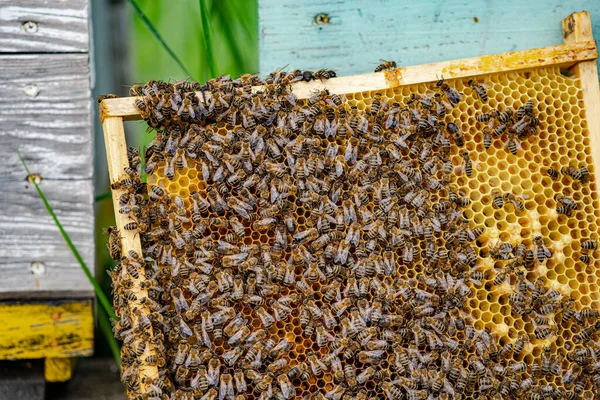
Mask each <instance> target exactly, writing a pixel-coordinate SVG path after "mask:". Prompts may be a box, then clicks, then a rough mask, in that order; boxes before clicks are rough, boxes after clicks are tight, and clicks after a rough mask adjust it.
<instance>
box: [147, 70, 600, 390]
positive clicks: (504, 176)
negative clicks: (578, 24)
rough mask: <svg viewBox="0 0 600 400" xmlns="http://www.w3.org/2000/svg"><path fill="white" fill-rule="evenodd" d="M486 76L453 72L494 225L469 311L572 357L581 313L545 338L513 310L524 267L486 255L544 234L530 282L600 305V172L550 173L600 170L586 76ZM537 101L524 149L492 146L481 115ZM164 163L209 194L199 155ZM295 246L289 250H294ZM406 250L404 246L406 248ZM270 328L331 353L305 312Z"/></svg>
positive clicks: (474, 189) (158, 175) (534, 350)
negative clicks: (587, 176)
mask: <svg viewBox="0 0 600 400" xmlns="http://www.w3.org/2000/svg"><path fill="white" fill-rule="evenodd" d="M478 80H479V81H481V82H485V83H487V84H489V85H490V86H491V87H490V88H489V89H488V95H489V100H488V101H487V103H483V102H482V101H480V100H479V99H478V98H477V97H476V96H474V95H473V93H472V90H471V88H470V87H468V85H467V80H466V79H465V80H455V81H449V82H450V84H451V85H452V86H453V87H455V88H456V89H457V90H458V91H459V92H461V93H462V94H463V99H462V101H461V102H460V103H459V104H458V105H457V106H456V107H455V108H454V109H453V110H451V111H449V112H448V113H449V114H451V116H452V117H453V119H454V120H456V121H457V122H458V121H460V126H461V129H462V131H463V132H464V134H465V146H464V148H466V149H467V150H468V151H469V152H470V155H471V158H472V160H473V163H474V167H473V174H472V176H470V177H468V176H467V175H466V174H461V173H457V174H456V175H455V177H454V182H452V183H453V184H455V185H456V186H457V187H458V188H459V189H460V190H461V191H463V192H464V193H465V194H466V195H467V196H468V197H469V198H470V200H471V201H472V203H471V204H470V205H469V206H467V207H465V208H464V210H465V213H466V216H467V218H468V219H469V220H470V221H471V227H472V228H473V227H474V226H484V227H485V231H484V233H483V234H482V236H481V237H480V238H479V239H478V241H477V242H476V247H477V250H478V251H479V252H480V255H481V258H480V259H479V262H478V266H479V270H480V271H482V272H484V273H485V280H484V281H483V285H482V286H481V287H477V286H476V285H473V284H470V287H471V290H472V293H473V294H472V296H470V297H469V298H468V301H467V305H466V311H467V312H468V313H469V314H470V315H471V316H472V317H473V319H474V321H475V327H476V328H478V329H486V330H488V331H490V332H493V333H495V334H496V335H497V337H498V339H499V340H500V343H501V344H506V343H514V342H515V341H516V340H517V338H519V337H520V336H521V335H525V334H526V335H529V336H530V337H531V340H530V342H529V343H528V344H527V345H526V347H525V351H524V352H523V353H522V355H521V356H518V357H516V360H518V361H520V360H523V361H525V362H526V363H527V364H531V363H533V362H537V361H538V360H539V358H540V355H541V353H542V349H543V347H545V346H549V347H550V348H551V349H552V351H553V353H554V354H558V355H561V356H563V357H564V356H565V355H566V353H567V351H573V350H574V349H576V348H577V347H578V346H580V344H578V343H576V341H575V339H574V337H575V335H576V334H577V333H578V332H579V331H580V327H579V326H578V325H577V324H576V323H575V322H573V321H572V320H571V321H570V322H568V323H566V324H564V325H561V323H560V322H558V323H557V324H558V325H561V326H560V327H557V329H558V328H560V329H559V331H558V332H559V334H558V335H554V336H552V337H551V338H550V339H537V338H535V335H534V326H533V325H532V323H531V322H526V321H525V320H524V319H523V318H522V317H521V316H519V315H518V314H516V313H514V312H511V305H510V304H509V300H508V295H509V293H510V290H511V289H510V286H511V285H515V284H516V276H515V275H514V274H510V275H509V276H508V278H507V280H506V282H504V283H503V284H501V285H497V286H496V285H493V284H492V281H493V279H494V278H495V276H496V275H497V274H498V270H499V269H500V265H499V263H498V262H497V261H494V260H492V259H491V258H489V257H485V255H486V254H487V253H488V252H489V250H490V249H491V248H492V247H493V246H494V245H496V244H497V243H498V242H499V241H502V242H508V243H511V244H513V245H517V244H519V243H521V242H522V243H524V244H526V245H527V246H528V247H531V246H533V239H534V237H535V236H538V235H539V236H542V237H543V238H544V242H545V244H546V245H547V246H548V248H549V249H550V251H551V252H552V257H551V258H549V259H548V260H547V261H546V262H544V263H537V262H536V263H535V267H534V268H532V269H529V270H528V271H527V278H528V279H529V280H530V281H534V280H536V279H538V278H543V279H544V280H545V285H546V286H548V287H551V288H555V289H557V290H559V291H560V293H561V294H562V295H563V296H565V297H571V298H573V299H574V300H576V303H577V304H578V307H579V308H581V307H591V308H593V309H600V307H599V306H600V304H599V303H598V300H599V296H600V294H599V292H598V283H597V279H598V273H597V271H596V269H595V268H594V261H593V259H592V262H591V263H590V264H589V265H586V264H584V263H583V262H581V261H579V260H578V257H579V255H580V254H581V253H582V251H581V248H580V243H581V242H582V241H583V240H586V239H588V238H591V239H592V240H595V239H597V237H596V232H597V228H598V226H597V224H598V218H599V217H600V212H599V210H600V208H599V207H598V196H597V191H596V189H597V188H596V187H595V184H594V182H593V180H591V181H589V182H587V183H580V182H578V181H576V180H574V179H572V178H571V177H568V176H565V175H563V174H561V175H560V177H559V179H557V180H553V179H551V178H550V177H549V176H548V175H547V174H545V172H544V171H545V170H546V169H547V168H555V169H557V170H560V169H561V168H562V167H564V166H568V165H573V164H574V165H586V166H587V167H588V169H589V170H590V173H592V174H593V173H594V170H593V163H592V159H591V153H590V148H589V138H588V135H589V132H588V130H587V128H586V123H585V113H584V110H583V109H582V92H581V87H580V86H581V84H580V81H579V80H578V79H577V78H576V77H567V76H564V75H562V74H561V72H560V70H559V69H558V68H557V67H549V68H540V69H536V70H526V71H520V72H510V73H497V74H493V75H489V76H485V77H482V78H480V79H478ZM431 92H432V86H431V85H414V86H406V87H399V88H396V89H388V90H387V91H381V92H378V93H380V94H382V95H383V98H385V99H388V100H390V101H398V102H406V101H407V100H408V98H409V96H410V94H411V93H420V94H426V93H431ZM375 94H376V93H375V92H365V93H354V94H348V95H346V101H347V103H348V104H349V105H356V106H357V107H358V109H359V110H365V109H367V108H368V107H369V106H370V104H371V103H372V101H373V96H374V95H375ZM528 100H532V101H533V102H534V105H535V110H536V115H537V117H538V118H539V129H538V132H537V133H536V134H535V135H534V136H530V137H528V138H527V139H526V140H523V141H521V142H520V143H521V146H522V150H520V151H518V153H517V155H513V154H511V153H510V151H509V150H508V149H507V148H505V142H504V141H503V140H500V139H499V138H494V140H493V141H492V146H491V147H490V148H489V149H485V147H484V144H483V137H482V131H483V128H484V127H485V125H486V124H485V123H482V122H478V121H477V120H476V116H477V115H478V114H480V113H485V112H490V111H491V110H494V109H503V108H506V107H510V108H514V109H515V110H516V109H517V108H518V107H520V106H522V105H524V104H525V102H526V101H528ZM217 128H218V131H219V133H220V134H225V133H226V131H227V129H228V128H227V127H226V125H225V124H224V123H219V124H218V125H217ZM330 141H335V142H337V144H338V145H340V146H341V147H342V149H343V148H344V146H346V140H345V139H341V138H336V139H325V140H323V145H322V146H323V147H325V146H326V145H327V143H328V142H330ZM451 151H452V159H453V164H454V165H455V166H460V165H461V162H462V158H461V156H460V152H461V151H462V149H459V148H458V147H457V146H456V145H455V143H454V142H453V143H452V150H451ZM162 171H163V168H162V166H159V167H158V168H157V169H156V172H155V173H154V174H151V175H149V177H148V182H149V183H150V184H156V185H158V186H160V187H162V188H163V189H164V190H165V191H166V192H167V193H168V194H169V195H170V196H171V197H173V198H174V197H175V196H181V197H182V198H183V199H184V200H185V202H186V205H187V206H188V207H190V204H191V202H190V200H189V198H190V193H193V192H194V191H197V192H200V193H204V194H205V193H206V192H205V191H206V188H207V183H206V182H204V181H203V179H202V172H201V167H200V165H199V164H196V163H195V162H193V161H189V165H188V168H184V169H181V170H176V171H175V176H174V179H172V180H170V179H168V178H167V177H165V176H164V175H163V173H162ZM494 189H497V190H500V191H501V192H503V193H512V194H513V195H515V196H520V197H521V198H522V201H523V203H524V205H525V210H524V211H519V210H517V209H515V207H514V206H513V205H512V204H510V202H506V204H505V205H504V206H503V207H502V208H495V207H494V206H493V204H492V202H493V196H492V191H493V190H494ZM556 194H562V195H565V196H568V197H571V198H573V199H574V200H575V201H576V202H577V203H578V204H580V208H579V209H578V210H575V211H573V213H572V215H571V216H567V215H564V214H559V213H557V211H556V208H557V202H556V200H555V199H554V197H555V195H556ZM434 196H435V195H434ZM432 200H434V199H433V198H432ZM292 203H293V205H292V207H291V209H290V212H291V213H292V214H293V215H294V217H295V218H296V220H297V222H298V225H299V226H298V231H303V230H305V229H308V228H310V227H311V226H309V225H308V224H307V223H308V222H307V221H308V220H309V217H310V213H311V210H310V209H307V208H305V207H304V206H303V203H302V202H300V200H299V199H297V198H295V197H293V196H292ZM206 217H207V218H211V217H214V218H218V217H219V215H217V214H216V213H214V212H212V211H211V212H210V213H209V214H207V215H206ZM243 223H244V226H245V230H246V236H245V238H244V241H243V243H244V244H247V245H250V244H257V245H260V244H265V243H268V244H272V243H273V240H274V232H273V231H272V230H269V231H267V232H260V231H255V230H254V229H253V228H252V226H251V223H249V222H245V221H243ZM209 231H210V233H211V234H212V235H214V236H213V237H214V238H225V237H226V235H227V234H232V233H233V231H232V230H231V229H230V228H227V229H224V228H220V227H218V226H214V225H213V226H209ZM474 245H475V244H474ZM448 250H451V248H449V249H448ZM289 254H290V252H289V251H288V252H287V253H286V256H285V257H286V258H287V257H288V256H289ZM401 256H402V255H401V254H400V253H399V254H398V257H401ZM422 270H423V266H422V265H421V264H420V263H415V264H414V265H413V266H412V267H407V266H405V265H402V264H399V265H398V266H397V273H398V274H399V276H400V277H402V278H404V279H407V280H409V279H413V278H417V277H418V276H419V275H420V274H421V272H422ZM302 272H303V271H302V270H297V271H296V274H297V275H301V274H302ZM312 286H313V289H315V291H316V292H317V293H320V292H321V291H322V289H323V288H322V286H321V284H320V283H319V282H318V281H317V282H315V283H314V284H313V285H312ZM294 293H296V290H295V289H294V288H293V287H285V286H282V287H281V295H288V294H294ZM318 304H319V303H318ZM241 312H242V314H243V316H244V317H246V318H247V319H248V320H249V325H250V326H251V327H252V328H254V329H259V328H260V327H261V321H260V319H259V318H258V317H257V316H256V315H255V313H253V312H252V308H251V307H249V306H244V307H242V309H241ZM270 337H271V338H272V339H273V340H275V342H276V343H277V342H279V340H280V339H282V338H284V337H286V338H288V339H289V340H290V341H292V342H293V347H292V349H291V350H290V352H289V353H288V354H287V355H285V357H286V358H287V359H288V360H289V361H290V364H292V363H295V362H302V361H306V358H307V354H308V353H310V352H314V353H315V354H317V355H319V356H326V355H327V353H329V349H328V348H327V347H319V346H318V345H317V343H316V342H315V341H314V339H313V338H307V337H306V336H305V335H303V333H302V329H301V328H300V320H299V317H298V316H297V315H293V316H291V317H290V319H289V320H288V321H287V322H281V321H280V322H277V323H275V324H274V326H273V328H271V330H270ZM230 349H231V347H230V346H229V345H227V343H226V342H224V343H223V344H222V345H221V346H220V347H217V349H216V352H217V353H219V354H222V353H223V352H226V351H228V350H230ZM392 363H393V361H392V360H391V359H390V360H384V361H383V362H382V363H381V364H380V365H381V367H382V368H384V369H385V368H389V366H390V365H391V364H392ZM539 382H540V383H539V384H540V385H542V384H545V383H546V382H547V383H550V384H554V385H556V386H559V387H560V386H563V385H562V381H561V376H552V375H547V376H544V377H542V378H540V381H539ZM294 384H295V386H296V389H297V392H296V398H301V397H302V396H305V395H310V394H314V393H316V392H318V391H322V392H327V391H330V390H332V389H333V387H334V383H333V378H332V375H331V373H330V372H325V373H324V375H322V377H321V378H319V379H317V378H315V377H314V376H312V377H311V378H310V379H309V380H308V381H307V382H304V381H295V382H294ZM590 386H591V385H588V386H587V387H586V391H585V392H583V393H582V398H592V397H593V395H594V393H593V390H594V389H593V387H590ZM365 387H366V388H367V389H368V390H370V391H371V390H372V391H373V393H378V394H380V395H382V396H383V394H382V392H381V390H380V389H379V388H378V387H377V384H376V383H375V382H374V381H372V380H371V381H369V382H368V383H367V384H366V385H365ZM249 398H251V396H249Z"/></svg>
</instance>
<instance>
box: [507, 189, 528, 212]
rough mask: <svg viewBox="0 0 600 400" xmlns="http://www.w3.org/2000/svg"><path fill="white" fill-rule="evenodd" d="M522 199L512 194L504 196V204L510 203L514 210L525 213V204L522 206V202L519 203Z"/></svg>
mask: <svg viewBox="0 0 600 400" xmlns="http://www.w3.org/2000/svg"><path fill="white" fill-rule="evenodd" d="M522 198H523V197H519V196H515V195H514V194H512V193H505V194H504V200H505V201H506V202H510V203H512V205H513V207H514V208H515V210H518V211H525V204H523V202H522V201H521V199H522Z"/></svg>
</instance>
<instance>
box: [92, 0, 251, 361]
mask: <svg viewBox="0 0 600 400" xmlns="http://www.w3.org/2000/svg"><path fill="white" fill-rule="evenodd" d="M204 1H205V2H206V8H207V11H208V13H207V14H208V18H209V23H210V28H211V33H212V35H211V37H212V46H213V52H214V58H215V63H216V66H217V74H218V75H221V74H228V75H231V76H232V77H237V76H238V75H240V74H242V73H257V72H258V8H257V0H204ZM134 2H135V4H137V6H138V7H139V9H140V10H141V12H143V14H144V15H145V16H146V18H147V19H148V20H149V21H150V23H151V25H152V27H153V28H154V29H155V30H156V32H158V33H159V34H160V36H161V37H162V38H163V40H164V41H165V42H166V43H167V45H168V46H169V47H170V48H171V50H172V51H173V52H174V53H175V54H176V55H177V57H178V58H179V59H180V61H181V63H182V64H183V65H184V66H185V69H187V70H188V71H189V74H190V75H191V76H188V74H187V73H186V72H185V71H183V70H182V69H181V68H180V67H179V65H178V63H177V62H176V61H175V60H174V59H173V58H172V57H171V56H170V55H169V52H168V51H167V50H165V49H164V48H163V46H162V45H161V43H160V41H159V40H157V38H156V37H155V35H154V34H153V33H152V31H151V29H149V28H148V27H147V25H146V24H145V23H144V21H143V20H142V18H140V16H139V15H138V13H137V12H136V10H135V6H134V4H133V3H134ZM92 5H93V10H92V16H93V17H94V19H95V21H94V23H95V28H96V29H94V36H95V38H94V41H95V43H100V45H99V46H101V45H102V43H106V42H107V41H108V40H107V39H106V37H107V36H108V37H111V36H112V37H113V38H117V39H116V40H115V39H113V43H116V46H117V47H116V48H113V49H106V48H97V49H95V57H96V60H95V67H96V74H95V75H96V84H95V90H94V95H98V94H105V93H116V94H118V95H120V96H126V95H128V90H129V86H131V85H132V84H133V83H137V82H140V83H143V82H147V81H149V80H151V79H155V80H179V79H192V80H196V81H199V82H204V81H206V80H207V79H210V78H213V77H212V76H210V72H209V67H208V60H207V57H206V51H205V43H204V32H203V26H202V19H201V14H200V3H199V0H176V1H172V0H121V1H119V0H102V2H96V1H94V2H92ZM107 11H109V12H108V13H107ZM110 11H116V12H117V13H118V15H115V13H114V12H113V13H112V14H111V12H110ZM107 15H108V16H107ZM99 16H106V17H104V18H105V19H104V20H98V19H97V18H98V17H99ZM123 17H125V18H123ZM101 18H102V17H101ZM123 38H125V40H126V41H127V42H124V43H123V42H122V40H123ZM95 121H98V119H97V118H95ZM125 127H126V130H127V140H128V143H129V144H130V145H132V146H135V147H137V148H138V149H140V152H143V151H144V149H145V147H146V146H147V145H148V143H149V142H150V141H151V140H152V138H153V135H151V134H148V133H146V127H147V125H146V124H145V123H143V122H130V123H127V124H125ZM103 143H104V138H103V136H102V130H101V127H100V126H99V124H97V125H96V150H97V151H96V160H95V170H96V171H98V174H97V176H96V195H97V197H96V198H97V203H96V204H97V207H96V234H97V236H96V238H97V240H96V248H97V256H96V277H97V279H98V281H99V282H100V284H101V286H102V288H103V290H104V292H105V293H106V294H107V295H109V296H110V298H112V294H111V289H110V279H108V275H107V274H106V272H105V271H106V270H108V269H111V268H112V267H113V264H114V263H113V261H112V260H111V258H110V256H109V254H108V250H107V249H106V245H105V243H106V240H107V236H106V235H105V234H103V230H104V229H105V228H107V227H108V226H111V225H114V214H113V209H112V202H111V201H110V196H109V193H110V190H109V186H108V177H107V176H106V173H105V172H106V171H107V166H106V158H105V157H106V155H105V153H104V150H103ZM96 337H97V339H98V340H96V354H97V355H99V356H108V355H109V354H110V351H109V347H108V344H107V343H106V340H105V339H104V338H103V337H102V333H101V332H97V334H96Z"/></svg>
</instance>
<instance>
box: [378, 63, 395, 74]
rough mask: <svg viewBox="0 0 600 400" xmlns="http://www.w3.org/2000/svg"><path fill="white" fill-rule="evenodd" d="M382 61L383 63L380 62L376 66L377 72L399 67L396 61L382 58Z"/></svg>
mask: <svg viewBox="0 0 600 400" xmlns="http://www.w3.org/2000/svg"><path fill="white" fill-rule="evenodd" d="M380 61H381V64H379V65H378V66H377V67H375V72H381V71H386V70H390V69H394V68H397V64H396V61H387V60H380Z"/></svg>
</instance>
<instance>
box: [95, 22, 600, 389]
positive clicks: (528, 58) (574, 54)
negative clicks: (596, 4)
mask: <svg viewBox="0 0 600 400" xmlns="http://www.w3.org/2000/svg"><path fill="white" fill-rule="evenodd" d="M563 36H564V38H565V44H563V45H559V46H551V47H544V48H539V49H531V50H524V51H515V52H509V53H502V54H496V55H490V56H483V57H475V58H467V59H462V60H456V61H446V62H439V63H434V64H427V65H420V66H410V67H402V68H397V69H394V70H390V71H386V72H384V73H371V74H364V75H354V76H346V77H340V78H334V79H329V80H327V81H324V82H320V81H313V82H308V83H306V82H300V83H295V84H294V85H293V91H294V93H295V94H296V96H298V97H299V98H306V97H308V96H309V95H310V93H311V92H313V91H315V90H321V89H328V90H329V91H330V92H332V93H337V94H346V93H355V92H361V91H374V90H385V89H390V88H395V87H398V86H403V85H411V84H419V83H428V82H433V81H435V80H437V79H438V77H440V76H441V75H443V76H444V78H447V79H455V78H466V77H473V76H479V75H484V74H493V73H499V72H507V71H516V70H522V69H533V68H539V67H546V66H557V65H558V66H560V67H562V68H565V69H569V68H572V69H573V70H574V71H575V72H576V73H577V75H578V76H579V78H580V80H581V82H582V89H583V103H584V107H585V110H586V121H587V125H588V129H589V132H590V147H591V149H592V158H593V160H594V164H596V163H600V85H599V83H598V71H597V68H596V62H595V59H596V58H597V57H598V50H597V47H596V43H595V42H594V41H593V37H592V30H591V19H590V15H589V13H588V12H585V11H584V12H577V13H573V14H571V15H570V16H569V17H567V18H565V19H564V20H563ZM254 90H256V91H260V90H261V88H260V87H255V88H254ZM134 102H135V97H124V98H117V99H106V100H104V101H102V102H101V103H100V118H101V121H102V126H103V129H104V139H105V145H106V153H107V157H108V166H109V172H110V180H111V183H112V182H115V181H117V180H118V178H119V176H120V175H121V174H122V172H123V169H124V168H125V167H128V166H129V163H128V160H127V145H126V142H125V133H124V127H123V121H133V120H139V119H141V117H140V115H139V112H138V111H137V110H136V108H135V104H134ZM594 176H595V180H596V186H597V187H598V188H600V174H599V173H595V174H594ZM121 194H122V191H120V190H115V191H113V203H114V206H115V210H118V208H119V207H118V203H119V200H118V199H119V196H120V195H121ZM115 217H116V221H117V228H119V230H120V232H121V237H122V245H123V253H127V252H128V251H129V250H135V251H138V252H140V253H141V245H140V240H139V237H138V236H136V234H135V233H134V232H132V231H125V230H124V229H123V227H124V225H125V224H126V223H127V222H129V221H128V220H127V217H126V216H124V215H122V214H119V213H118V212H115ZM142 279H143V278H142V276H141V275H140V278H139V279H137V280H135V290H134V291H135V293H136V294H137V295H138V298H140V297H143V296H146V295H147V293H146V291H145V290H142V289H141V288H140V287H139V284H140V282H141V281H142ZM131 307H132V308H133V307H137V308H141V309H144V311H145V312H147V311H148V310H147V309H146V308H145V307H142V306H141V304H138V303H135V302H134V303H132V305H131ZM152 351H154V350H152ZM140 362H141V364H140V376H141V377H150V378H153V377H156V376H158V370H157V368H156V367H155V366H150V365H148V364H147V363H146V362H145V361H143V360H142V359H140Z"/></svg>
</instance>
